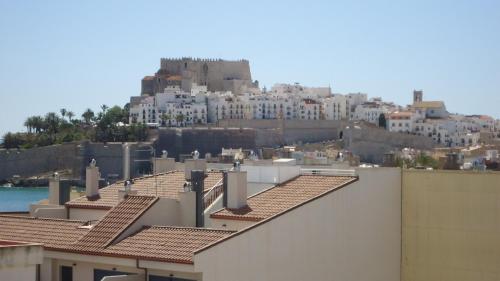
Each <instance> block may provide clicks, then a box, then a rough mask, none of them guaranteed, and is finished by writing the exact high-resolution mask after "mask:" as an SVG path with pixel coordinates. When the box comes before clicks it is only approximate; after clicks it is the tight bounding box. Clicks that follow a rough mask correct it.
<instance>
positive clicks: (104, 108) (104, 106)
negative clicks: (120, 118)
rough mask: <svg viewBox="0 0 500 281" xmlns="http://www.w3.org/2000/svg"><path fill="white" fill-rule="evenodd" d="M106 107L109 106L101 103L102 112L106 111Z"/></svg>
mask: <svg viewBox="0 0 500 281" xmlns="http://www.w3.org/2000/svg"><path fill="white" fill-rule="evenodd" d="M108 108H109V107H108V106H107V105H105V104H103V105H101V110H102V113H106V110H108Z"/></svg>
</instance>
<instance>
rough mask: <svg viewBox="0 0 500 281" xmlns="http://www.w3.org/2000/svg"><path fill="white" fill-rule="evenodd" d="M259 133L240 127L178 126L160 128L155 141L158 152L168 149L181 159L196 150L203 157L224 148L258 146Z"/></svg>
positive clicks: (252, 147) (171, 154) (171, 153)
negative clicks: (181, 155) (180, 156)
mask: <svg viewBox="0 0 500 281" xmlns="http://www.w3.org/2000/svg"><path fill="white" fill-rule="evenodd" d="M256 138H257V133H256V131H255V130H253V129H239V128H230V129H223V128H178V129H170V128H167V129H160V130H159V137H158V140H157V141H156V143H155V147H156V153H157V154H160V153H161V151H162V150H167V151H168V155H169V156H172V157H176V158H177V159H179V155H180V154H189V153H191V152H192V151H194V150H198V151H199V152H200V155H201V157H204V155H205V154H206V153H211V154H212V155H218V154H219V153H220V152H221V150H222V148H223V147H224V148H243V149H254V148H256Z"/></svg>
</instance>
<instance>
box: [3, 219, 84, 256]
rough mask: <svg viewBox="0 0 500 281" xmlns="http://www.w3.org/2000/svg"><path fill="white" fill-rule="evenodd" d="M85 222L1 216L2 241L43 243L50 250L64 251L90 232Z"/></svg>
mask: <svg viewBox="0 0 500 281" xmlns="http://www.w3.org/2000/svg"><path fill="white" fill-rule="evenodd" d="M83 224H84V222H82V221H74V220H60V219H41V218H32V217H21V216H19V217H16V216H0V239H4V240H15V241H23V242H34V243H41V244H43V245H44V247H45V248H48V249H63V248H67V247H69V245H70V244H72V243H74V242H75V241H77V240H78V239H79V238H80V237H82V236H83V235H85V234H86V233H87V232H88V229H85V228H79V227H80V226H82V225H83Z"/></svg>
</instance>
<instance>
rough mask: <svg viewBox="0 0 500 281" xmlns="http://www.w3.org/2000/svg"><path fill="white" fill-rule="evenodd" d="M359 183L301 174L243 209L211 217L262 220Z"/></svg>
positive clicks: (257, 198) (349, 178) (218, 213)
mask: <svg viewBox="0 0 500 281" xmlns="http://www.w3.org/2000/svg"><path fill="white" fill-rule="evenodd" d="M355 180H356V177H349V176H322V175H301V176H298V177H296V178H294V179H291V180H289V181H287V182H285V183H282V184H280V185H277V186H275V187H273V188H270V189H267V190H265V191H263V192H261V193H257V194H255V195H254V196H252V197H250V198H248V200H247V206H245V207H243V208H240V209H227V208H226V209H222V210H220V211H217V212H215V213H213V214H211V215H210V217H211V218H219V219H234V220H247V221H260V220H263V219H266V218H269V217H271V216H274V215H277V214H279V213H281V212H284V211H286V210H288V209H290V208H292V207H294V206H297V205H299V204H302V203H304V202H306V201H308V200H311V199H313V198H315V197H317V196H320V195H321V194H323V193H325V192H329V191H332V190H335V189H337V188H338V187H341V186H344V185H346V184H348V183H351V182H353V181H355Z"/></svg>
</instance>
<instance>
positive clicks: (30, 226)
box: [0, 159, 401, 281]
mask: <svg viewBox="0 0 500 281" xmlns="http://www.w3.org/2000/svg"><path fill="white" fill-rule="evenodd" d="M293 162H294V161H280V162H278V161H273V162H272V163H267V162H265V163H264V164H259V162H254V163H252V165H243V166H241V170H240V171H229V172H227V174H226V176H223V175H222V173H220V172H206V175H207V177H205V173H203V172H194V173H189V171H192V170H200V169H201V170H205V168H206V166H205V168H204V162H203V160H202V159H198V160H190V161H188V162H186V163H185V167H186V171H181V172H180V171H171V172H167V173H161V172H162V171H159V172H160V173H161V174H158V175H155V176H149V177H143V178H139V179H136V180H134V183H133V184H132V186H131V187H128V188H125V187H123V183H117V184H114V185H111V186H108V187H104V188H102V189H98V188H97V179H98V177H92V176H90V177H88V179H90V181H95V182H93V183H92V182H89V183H88V185H87V189H88V190H87V191H88V192H87V193H88V196H83V197H80V198H77V199H75V200H72V201H70V202H68V203H67V204H65V205H64V206H60V208H59V209H60V210H61V211H60V212H58V213H59V215H60V216H62V217H60V218H57V219H55V218H41V217H44V215H48V214H55V213H54V210H53V209H50V208H46V210H45V212H37V213H38V214H39V217H38V218H34V217H15V216H1V215H0V226H1V227H0V239H12V238H13V237H15V238H16V239H18V240H22V241H25V242H34V243H39V244H42V245H43V247H44V252H43V260H42V261H41V263H40V261H39V263H40V264H39V266H38V268H39V275H40V281H63V280H74V281H88V280H96V281H98V280H101V279H102V278H103V277H107V279H106V280H117V281H139V280H150V281H192V280H196V281H202V280H203V281H215V280H217V281H224V280H228V281H229V280H239V281H247V280H283V281H284V280H307V279H308V278H313V279H315V280H332V278H333V279H335V278H337V277H338V278H341V279H342V280H347V281H350V280H353V281H354V280H361V281H364V280H366V281H368V280H388V281H397V280H399V278H400V261H401V243H400V241H401V201H400V198H401V194H400V190H401V171H400V169H397V168H386V169H361V170H358V171H357V172H354V171H344V172H343V174H335V173H334V172H335V171H321V172H319V171H313V172H311V171H308V170H301V169H300V167H299V166H295V165H293ZM96 169H97V168H96V167H89V168H88V171H89V173H91V174H96V173H97V174H98V171H97V170H96ZM355 173H357V175H355ZM188 174H189V175H190V176H191V177H190V179H188V180H190V181H191V183H192V184H191V185H187V186H184V183H185V182H186V175H188ZM224 179H225V180H224ZM201 181H203V183H204V190H201V189H199V188H198V187H201V186H203V185H201ZM224 186H227V188H225V187H224ZM96 195H97V196H96ZM199 196H201V197H199ZM197 198H201V200H198V199H197ZM197 202H198V203H197ZM199 204H202V205H199ZM64 216H66V217H64ZM68 218H69V220H68ZM367 249H369V250H367ZM362 265H370V266H362ZM360 266H362V267H363V268H364V270H362V271H360V270H359V267H360ZM110 276H114V277H112V278H111V277H110Z"/></svg>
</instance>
